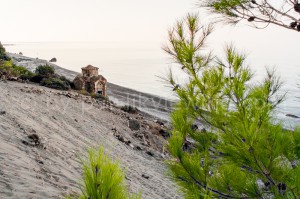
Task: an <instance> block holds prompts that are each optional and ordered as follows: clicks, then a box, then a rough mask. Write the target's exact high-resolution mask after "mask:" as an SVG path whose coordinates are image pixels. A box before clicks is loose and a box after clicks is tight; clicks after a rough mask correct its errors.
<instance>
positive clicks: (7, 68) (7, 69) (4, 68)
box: [0, 60, 33, 77]
mask: <svg viewBox="0 0 300 199" xmlns="http://www.w3.org/2000/svg"><path fill="white" fill-rule="evenodd" d="M0 74H2V75H5V76H6V77H20V76H22V75H32V74H33V73H32V72H30V71H29V70H27V69H26V68H25V67H23V66H17V65H15V64H14V63H13V62H12V60H9V61H3V60H1V61H0Z"/></svg>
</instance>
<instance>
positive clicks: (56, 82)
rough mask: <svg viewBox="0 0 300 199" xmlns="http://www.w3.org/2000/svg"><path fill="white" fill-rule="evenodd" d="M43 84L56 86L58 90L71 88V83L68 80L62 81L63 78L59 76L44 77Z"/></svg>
mask: <svg viewBox="0 0 300 199" xmlns="http://www.w3.org/2000/svg"><path fill="white" fill-rule="evenodd" d="M40 84H41V86H46V87H49V88H54V89H58V90H69V88H70V85H69V83H68V82H67V81H62V80H61V79H58V78H52V77H51V78H44V79H43V80H42V81H41V83H40Z"/></svg>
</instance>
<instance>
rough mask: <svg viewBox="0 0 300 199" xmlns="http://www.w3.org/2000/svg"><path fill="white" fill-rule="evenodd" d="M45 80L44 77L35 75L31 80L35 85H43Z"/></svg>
mask: <svg viewBox="0 0 300 199" xmlns="http://www.w3.org/2000/svg"><path fill="white" fill-rule="evenodd" d="M43 79H45V77H44V76H41V75H37V74H34V75H33V76H32V77H31V78H30V79H29V80H30V81H31V82H34V83H41V82H42V80H43Z"/></svg>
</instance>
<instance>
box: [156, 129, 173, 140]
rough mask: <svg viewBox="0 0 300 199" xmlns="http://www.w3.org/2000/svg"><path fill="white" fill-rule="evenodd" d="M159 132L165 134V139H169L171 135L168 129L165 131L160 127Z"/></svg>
mask: <svg viewBox="0 0 300 199" xmlns="http://www.w3.org/2000/svg"><path fill="white" fill-rule="evenodd" d="M159 134H160V135H161V136H163V137H164V138H165V139H168V138H170V137H171V134H170V133H169V132H168V131H165V130H164V129H160V130H159Z"/></svg>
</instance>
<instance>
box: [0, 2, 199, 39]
mask: <svg viewBox="0 0 300 199" xmlns="http://www.w3.org/2000/svg"><path fill="white" fill-rule="evenodd" d="M0 5H1V12H0V19H1V27H2V28H1V31H0V41H6V42H8V41H13V42H16V41H21V42H24V41H25V42H26V41H34V42H36V41H133V42H134V41H136V42H138V41H143V42H145V41H148V42H153V41H157V40H159V39H160V38H161V37H162V36H163V35H164V33H165V31H166V30H167V28H168V27H169V26H171V25H172V24H173V23H174V21H175V19H176V18H180V17H182V16H184V14H185V13H187V12H188V11H191V10H193V8H196V6H195V1H194V0H151V1H149V0H0Z"/></svg>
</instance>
